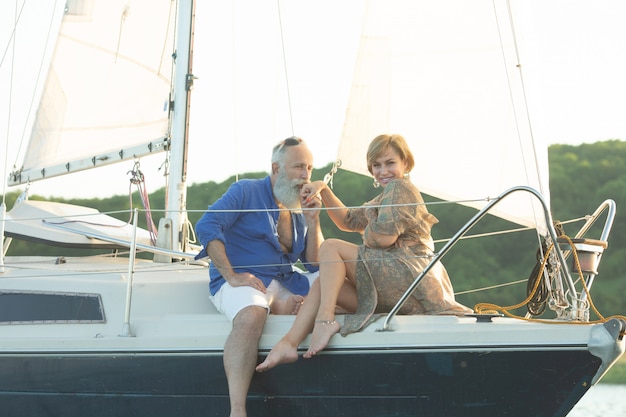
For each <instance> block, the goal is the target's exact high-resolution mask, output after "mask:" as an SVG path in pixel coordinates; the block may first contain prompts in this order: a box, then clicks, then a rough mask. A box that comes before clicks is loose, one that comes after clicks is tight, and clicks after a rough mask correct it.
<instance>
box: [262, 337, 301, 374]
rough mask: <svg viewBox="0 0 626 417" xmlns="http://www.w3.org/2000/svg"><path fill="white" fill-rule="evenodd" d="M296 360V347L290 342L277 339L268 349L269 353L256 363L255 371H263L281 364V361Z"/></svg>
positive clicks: (289, 361)
mask: <svg viewBox="0 0 626 417" xmlns="http://www.w3.org/2000/svg"><path fill="white" fill-rule="evenodd" d="M297 360H298V347H297V346H293V345H292V344H291V343H289V342H287V341H286V340H283V339H281V340H279V341H278V343H276V344H275V345H274V347H273V348H272V350H270V353H269V355H267V358H265V360H264V361H263V362H261V363H260V364H258V365H257V367H256V371H257V372H265V371H268V370H270V369H272V368H273V367H275V366H277V365H280V364H283V363H291V362H295V361H297Z"/></svg>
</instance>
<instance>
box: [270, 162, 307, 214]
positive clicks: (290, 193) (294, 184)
mask: <svg viewBox="0 0 626 417" xmlns="http://www.w3.org/2000/svg"><path fill="white" fill-rule="evenodd" d="M305 182H306V181H305V180H302V179H293V180H290V179H289V178H287V175H286V173H285V170H284V169H282V168H280V170H279V171H278V176H277V177H276V182H275V183H274V197H276V199H277V200H278V201H279V202H280V203H281V204H282V205H283V206H285V207H286V208H288V209H290V210H297V209H300V208H302V206H301V205H300V187H299V186H300V185H302V184H304V183H305ZM296 212H299V210H297V211H296Z"/></svg>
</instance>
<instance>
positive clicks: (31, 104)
mask: <svg viewBox="0 0 626 417" xmlns="http://www.w3.org/2000/svg"><path fill="white" fill-rule="evenodd" d="M25 4H26V2H24V3H23V4H22V8H21V9H20V14H19V15H18V18H17V19H16V21H15V25H14V27H13V30H12V32H11V38H10V41H9V42H10V43H12V44H13V47H14V48H15V33H16V29H17V25H18V22H19V18H20V17H21V15H22V11H23V9H24V6H25ZM57 4H58V0H55V1H54V4H53V6H52V12H51V14H50V19H49V21H48V32H47V34H46V39H45V43H44V45H43V51H44V53H43V54H42V55H41V59H40V61H39V68H38V70H37V77H36V79H35V81H34V83H33V85H34V86H37V85H39V80H40V79H41V75H42V71H43V67H44V63H45V57H46V53H45V51H47V50H48V44H49V42H50V37H51V34H52V28H53V27H54V23H55V19H56V17H57V9H58V8H59V7H58V6H57ZM7 50H8V45H7ZM5 55H6V50H5ZM5 55H3V57H2V62H4V59H5ZM12 61H13V62H12V64H11V65H12V70H11V74H13V65H14V63H15V59H13V60H12ZM2 62H0V66H1V65H2ZM12 84H13V83H12V75H11V86H10V87H9V123H8V125H7V141H6V142H7V151H6V152H5V158H8V144H9V142H10V141H9V133H10V132H9V126H10V124H11V123H10V111H11V104H12V103H11V94H12V91H13V85H12ZM36 92H37V88H33V90H32V95H31V98H30V102H29V105H28V112H27V114H26V117H25V118H24V126H23V127H22V133H21V135H20V140H19V142H18V148H17V152H16V154H15V155H16V156H15V160H14V161H13V168H14V169H16V166H17V158H18V156H19V155H20V154H21V152H22V146H23V145H24V141H25V138H26V131H27V128H28V121H29V120H30V117H31V113H32V111H33V109H34V108H36V106H35V105H34V103H35V94H36ZM6 162H8V161H5V170H6V167H7V164H6ZM4 174H5V175H4V178H6V172H5V173H4ZM4 183H5V185H6V181H4ZM4 194H6V193H5V192H3V195H4ZM3 198H4V197H3Z"/></svg>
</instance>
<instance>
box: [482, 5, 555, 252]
mask: <svg viewBox="0 0 626 417" xmlns="http://www.w3.org/2000/svg"><path fill="white" fill-rule="evenodd" d="M505 3H506V12H507V16H508V20H509V27H510V29H511V38H512V42H513V50H514V51H515V68H517V73H518V77H517V78H518V80H519V82H520V90H521V99H522V103H523V107H524V112H525V115H526V122H527V127H528V135H529V137H530V144H531V146H532V155H533V157H534V159H535V164H534V165H535V167H536V172H535V175H536V176H537V178H538V183H539V187H540V190H539V191H540V192H541V193H542V194H545V193H546V190H543V189H541V188H542V181H541V173H540V171H539V165H540V164H539V163H538V161H537V149H536V147H535V137H534V135H533V127H532V123H531V118H530V110H529V108H528V99H527V95H526V87H525V84H524V74H523V71H522V63H521V58H520V53H519V46H518V43H517V36H516V32H515V24H514V22H513V12H512V11H511V3H510V0H506V1H505ZM492 5H493V11H494V17H495V23H496V28H497V32H498V39H499V41H500V50H501V55H502V61H503V65H504V74H505V75H506V79H507V84H508V86H509V97H510V101H511V107H512V109H513V120H514V123H515V130H516V131H517V141H518V145H519V148H520V155H521V157H522V160H523V161H524V164H523V166H524V173H525V175H526V179H527V182H528V183H530V181H529V172H528V170H527V164H526V153H525V152H524V145H523V142H522V133H521V128H520V120H519V118H518V111H517V106H516V105H515V94H514V93H513V83H512V79H511V76H510V74H509V71H508V68H509V65H508V63H507V55H506V53H505V48H504V40H503V34H502V30H501V27H500V20H499V19H498V10H497V6H496V0H493V1H492ZM531 209H532V210H533V213H534V217H535V219H537V218H540V217H541V214H537V213H536V211H535V206H534V205H533V204H531ZM537 240H538V243H539V245H540V246H541V238H540V236H539V234H538V236H537Z"/></svg>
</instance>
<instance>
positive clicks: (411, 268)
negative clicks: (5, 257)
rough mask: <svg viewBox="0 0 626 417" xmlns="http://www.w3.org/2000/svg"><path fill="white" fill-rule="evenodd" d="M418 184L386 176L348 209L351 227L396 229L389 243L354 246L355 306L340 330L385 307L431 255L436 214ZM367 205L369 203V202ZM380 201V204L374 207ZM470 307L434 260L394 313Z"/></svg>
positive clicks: (387, 308) (391, 231) (355, 327)
mask: <svg viewBox="0 0 626 417" xmlns="http://www.w3.org/2000/svg"><path fill="white" fill-rule="evenodd" d="M423 203H424V200H423V198H422V196H421V194H420V192H419V191H418V189H417V188H416V187H415V186H414V185H413V184H412V183H411V181H410V180H408V179H397V180H394V181H392V182H390V183H389V184H388V185H387V186H386V187H385V189H384V191H383V192H382V194H380V195H378V196H377V197H376V198H374V199H373V200H372V201H370V202H368V203H366V204H365V205H364V206H363V207H359V208H353V209H350V211H349V213H348V215H347V217H346V221H347V223H348V227H349V228H350V230H353V231H362V232H363V240H364V242H368V234H369V233H370V232H376V233H379V234H384V235H398V236H399V237H398V240H397V241H396V243H395V244H394V245H393V246H391V247H389V248H384V249H382V248H372V247H368V246H365V245H361V246H359V251H358V262H357V269H356V286H357V296H358V308H357V311H356V313H355V314H350V315H346V317H345V321H344V325H343V327H342V329H341V333H342V334H344V335H345V334H348V333H353V332H356V331H359V330H360V329H362V328H363V327H365V326H366V325H367V324H369V323H370V322H371V321H373V319H375V318H376V317H374V316H373V315H374V314H375V313H388V312H389V311H391V309H392V308H393V306H394V305H396V303H397V302H398V300H399V299H400V298H401V297H402V295H403V294H404V292H405V291H406V289H407V288H408V287H409V286H410V285H411V283H412V282H413V281H414V280H415V278H416V277H417V276H418V275H419V274H420V273H421V271H422V270H423V269H424V268H425V267H426V265H428V263H429V262H430V259H431V258H432V256H434V254H433V251H434V243H433V239H432V237H431V235H430V231H431V228H432V225H433V224H435V223H437V222H438V220H437V218H436V217H435V216H433V215H432V214H430V213H429V212H428V210H427V209H426V206H425V205H424V204H423ZM368 206H370V207H368ZM376 206H380V207H376ZM471 312H472V310H470V309H469V308H467V307H465V306H463V305H462V304H460V303H458V302H457V301H456V300H455V299H454V291H453V289H452V284H451V283H450V278H449V277H448V272H447V271H446V269H445V268H444V266H443V265H442V264H441V263H440V262H437V264H436V265H434V266H433V267H432V268H431V269H430V270H429V271H428V273H427V274H426V275H425V276H424V277H423V278H422V280H421V282H420V283H419V285H418V286H417V287H416V288H415V290H414V291H413V293H412V294H411V296H410V297H409V298H408V299H407V300H406V302H405V303H404V305H403V307H402V308H401V309H400V311H399V314H455V315H461V314H466V313H471Z"/></svg>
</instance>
